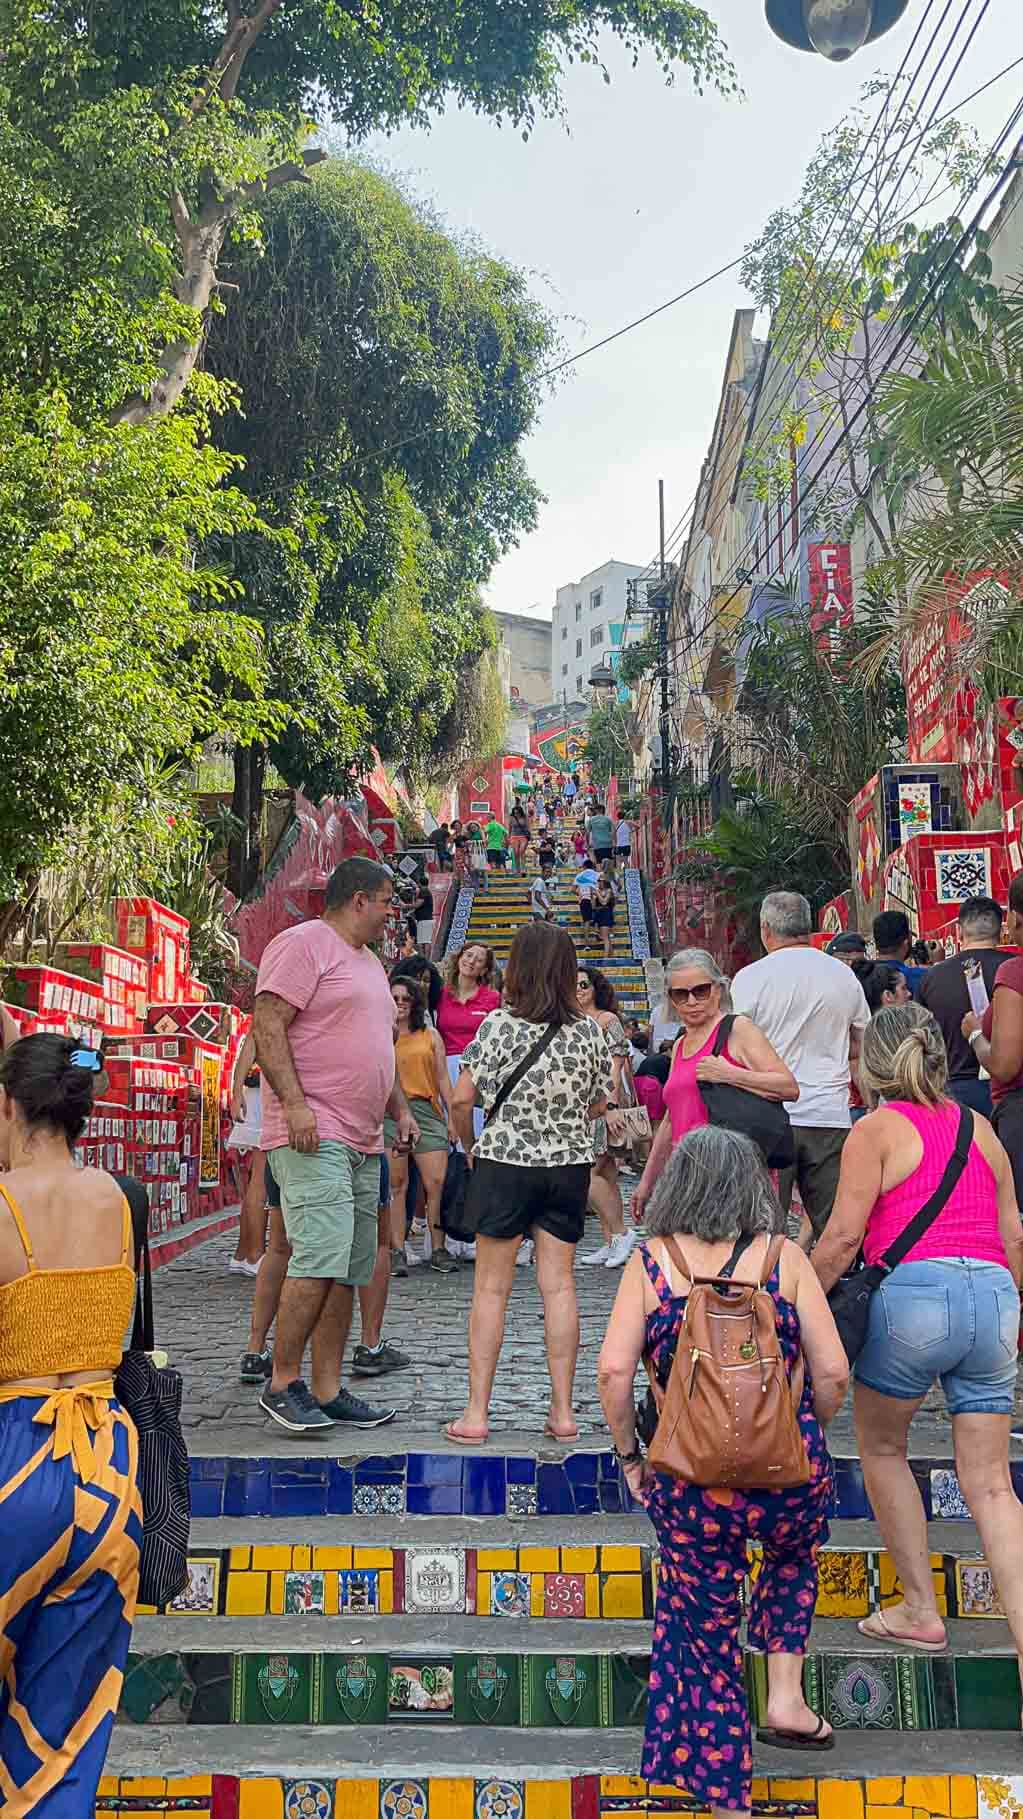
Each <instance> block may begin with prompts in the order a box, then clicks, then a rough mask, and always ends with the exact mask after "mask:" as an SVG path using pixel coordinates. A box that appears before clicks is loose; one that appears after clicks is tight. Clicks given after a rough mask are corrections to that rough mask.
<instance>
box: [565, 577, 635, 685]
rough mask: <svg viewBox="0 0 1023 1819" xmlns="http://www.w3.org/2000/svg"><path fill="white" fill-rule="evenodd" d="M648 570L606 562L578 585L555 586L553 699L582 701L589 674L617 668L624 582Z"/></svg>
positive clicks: (622, 628) (625, 589) (622, 629)
mask: <svg viewBox="0 0 1023 1819" xmlns="http://www.w3.org/2000/svg"><path fill="white" fill-rule="evenodd" d="M645 572H646V571H645V570H644V568H643V567H642V566H641V565H640V564H639V563H637V562H613V561H612V562H605V563H603V564H602V565H601V567H600V568H595V569H592V570H591V572H590V573H589V574H588V575H584V576H583V578H582V580H581V581H569V582H568V583H567V584H566V585H565V586H564V587H559V589H558V591H557V594H556V596H555V600H554V624H553V633H554V642H553V650H552V656H551V671H552V682H553V687H554V698H555V700H556V701H560V700H561V699H562V698H563V697H567V699H568V700H569V701H573V700H575V701H585V700H586V699H587V698H588V694H589V681H590V672H591V671H592V670H593V669H595V668H596V667H597V665H598V664H601V663H607V664H609V665H610V667H611V668H612V669H614V668H616V667H617V662H618V657H619V655H620V653H621V647H622V635H623V631H624V626H625V607H626V601H627V598H628V583H629V582H630V581H632V580H634V579H635V577H636V576H637V575H641V574H644V573H645Z"/></svg>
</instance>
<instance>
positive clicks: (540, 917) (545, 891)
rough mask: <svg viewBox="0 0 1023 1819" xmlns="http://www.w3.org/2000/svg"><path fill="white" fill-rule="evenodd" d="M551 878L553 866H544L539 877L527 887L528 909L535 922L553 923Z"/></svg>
mask: <svg viewBox="0 0 1023 1819" xmlns="http://www.w3.org/2000/svg"><path fill="white" fill-rule="evenodd" d="M553 876H554V867H553V865H545V866H544V867H543V869H542V871H541V872H540V876H539V877H538V878H534V879H533V882H532V884H531V885H530V887H529V908H530V911H531V913H532V915H533V918H534V920H535V921H537V922H553V921H554V894H553V891H552V888H551V879H552V878H553Z"/></svg>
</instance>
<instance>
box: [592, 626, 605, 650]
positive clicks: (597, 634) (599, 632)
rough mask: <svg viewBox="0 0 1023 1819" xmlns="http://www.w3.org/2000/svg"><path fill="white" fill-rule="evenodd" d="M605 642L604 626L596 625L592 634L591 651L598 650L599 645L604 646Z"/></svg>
mask: <svg viewBox="0 0 1023 1819" xmlns="http://www.w3.org/2000/svg"><path fill="white" fill-rule="evenodd" d="M603 642H604V627H603V626H602V625H595V626H594V627H593V629H592V631H591V632H590V649H591V651H592V650H596V648H597V645H598V644H603Z"/></svg>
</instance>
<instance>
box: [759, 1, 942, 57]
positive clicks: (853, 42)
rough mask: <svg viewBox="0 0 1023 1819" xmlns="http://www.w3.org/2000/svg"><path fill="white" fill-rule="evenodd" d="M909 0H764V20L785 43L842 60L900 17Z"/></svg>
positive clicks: (877, 35)
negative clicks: (765, 14)
mask: <svg viewBox="0 0 1023 1819" xmlns="http://www.w3.org/2000/svg"><path fill="white" fill-rule="evenodd" d="M908 5H909V0H766V5H765V10H766V12H767V23H768V25H769V26H770V27H771V30H772V31H773V32H774V33H775V35H776V36H777V37H779V38H783V39H784V40H785V43H786V44H793V45H795V47H796V49H797V50H801V51H818V52H819V53H820V55H821V56H822V57H827V59H828V61H829V62H830V63H844V62H845V60H846V58H847V57H851V56H852V55H853V54H854V52H855V51H858V50H862V48H863V46H864V45H865V44H871V43H872V42H873V40H874V39H875V38H880V37H882V36H883V34H884V33H885V32H888V31H891V28H892V26H893V25H896V24H897V23H898V21H899V20H900V19H901V18H902V15H903V13H904V12H905V10H906V8H907V6H908Z"/></svg>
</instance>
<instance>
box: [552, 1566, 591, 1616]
mask: <svg viewBox="0 0 1023 1819" xmlns="http://www.w3.org/2000/svg"><path fill="white" fill-rule="evenodd" d="M543 1614H544V1616H545V1617H585V1615H586V1578H585V1575H584V1574H583V1573H545V1574H544V1576H543Z"/></svg>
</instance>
